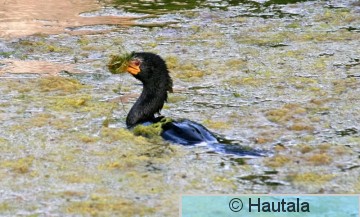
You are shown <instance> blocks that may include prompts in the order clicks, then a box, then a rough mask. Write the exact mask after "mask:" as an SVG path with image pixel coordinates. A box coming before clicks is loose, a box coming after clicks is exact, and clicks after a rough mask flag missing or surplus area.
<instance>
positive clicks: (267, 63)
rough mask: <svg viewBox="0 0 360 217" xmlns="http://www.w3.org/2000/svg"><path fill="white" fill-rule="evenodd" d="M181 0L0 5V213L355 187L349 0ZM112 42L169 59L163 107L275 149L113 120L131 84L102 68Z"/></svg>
mask: <svg viewBox="0 0 360 217" xmlns="http://www.w3.org/2000/svg"><path fill="white" fill-rule="evenodd" d="M119 2H120V1H118V3H119ZM157 2H159V4H160V3H161V2H160V1H157ZM171 2H174V1H171ZM189 2H194V3H191V4H190V3H189V4H187V5H179V6H176V5H175V4H171V3H168V4H167V2H166V1H164V2H163V3H165V6H166V7H165V10H164V9H161V8H160V6H159V5H155V6H154V5H153V6H152V7H153V8H152V9H151V11H146V10H144V7H143V6H144V4H140V5H139V4H138V5H136V4H135V3H134V1H132V2H125V1H121V4H117V5H116V7H113V6H112V5H113V4H110V3H109V2H100V3H98V2H92V1H86V2H85V1H84V2H81V3H73V4H74V5H73V4H72V2H71V1H63V2H59V3H58V2H56V3H55V2H49V1H46V3H45V2H42V1H37V2H31V3H30V2H29V1H27V2H25V1H16V2H15V1H3V2H1V4H2V5H5V6H4V7H0V14H1V16H0V17H1V18H0V28H1V30H2V31H1V34H2V35H1V38H2V39H1V41H0V79H1V81H0V123H1V128H0V186H2V187H1V189H0V194H1V197H0V213H1V214H2V215H4V216H14V215H34V216H46V215H50V216H51V215H55V216H56V215H59V216H64V215H65V216H66V215H69V216H73V215H93V216H96V215H105V216H108V215H111V214H112V215H119V216H134V215H139V216H141V215H143V216H177V215H178V211H177V209H178V198H179V194H180V193H193V194H196V193H198V194H203V193H226V194H228V193H231V194H235V193H359V191H360V182H359V180H360V172H359V169H360V166H359V165H360V162H359V153H360V146H359V143H360V139H359V132H360V131H359V128H358V123H359V122H360V107H359V106H358V105H359V100H360V98H359V69H360V64H359V59H360V58H359V57H360V50H359V49H355V48H357V47H360V46H359V42H360V36H359V32H358V31H357V29H359V26H360V23H359V22H360V19H359V18H360V17H359V6H357V3H356V1H354V3H352V2H350V1H339V0H336V1H296V2H290V3H289V2H286V3H289V4H279V3H281V2H279V1H240V3H236V2H238V1H189ZM175 3H176V2H175ZM54 4H56V5H57V6H58V5H59V4H60V5H61V7H62V9H61V10H58V11H57V8H58V7H54ZM147 7H149V6H147ZM42 8H49V10H42ZM50 9H51V10H50ZM179 9H181V10H180V11H178V10H179ZM258 9H260V10H259V11H258ZM45 21H46V22H45ZM14 23H20V24H19V25H17V24H16V25H15V24H14ZM13 24H14V25H13ZM27 24H29V25H27ZM23 25H26V28H25V27H24V29H23V31H22V28H21V31H18V29H17V27H18V26H23ZM124 49H125V50H127V51H132V50H135V51H151V52H155V53H158V54H160V55H161V56H163V57H164V58H165V59H166V60H167V63H168V66H169V69H170V70H171V75H172V77H173V80H174V84H175V86H174V93H173V94H170V97H169V102H168V103H167V104H166V106H165V107H164V109H163V111H162V115H165V116H167V117H171V118H174V119H180V118H188V119H191V120H193V121H196V122H198V123H201V124H203V125H205V126H206V127H207V128H209V129H210V130H211V131H213V132H215V133H217V134H220V135H223V136H226V137H227V138H228V139H229V140H236V141H238V142H240V143H241V144H243V145H244V146H249V147H252V148H256V149H262V150H266V151H269V152H271V153H272V154H271V155H270V156H268V157H264V158H252V159H246V158H237V157H234V156H228V155H222V154H216V153H211V152H209V151H208V150H207V149H204V148H202V147H194V148H188V147H183V146H178V145H169V144H167V143H166V142H163V141H161V140H151V139H146V138H143V137H139V136H134V135H133V134H132V133H131V132H129V131H127V130H126V129H124V128H125V117H126V114H127V112H128V111H129V109H130V108H131V106H132V104H133V102H134V101H135V100H136V97H137V96H138V95H139V93H140V91H141V86H140V84H139V83H138V82H137V81H136V80H135V79H134V78H133V77H131V76H130V75H128V74H120V75H112V74H110V73H109V72H108V70H107V67H106V63H107V61H108V60H109V56H110V54H114V53H119V52H121V51H122V50H124ZM54 75H55V76H54Z"/></svg>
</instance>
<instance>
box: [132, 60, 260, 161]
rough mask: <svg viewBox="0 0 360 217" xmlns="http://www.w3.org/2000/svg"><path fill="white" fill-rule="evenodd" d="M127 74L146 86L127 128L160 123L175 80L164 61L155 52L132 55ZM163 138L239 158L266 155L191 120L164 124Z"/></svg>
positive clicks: (134, 107)
mask: <svg viewBox="0 0 360 217" xmlns="http://www.w3.org/2000/svg"><path fill="white" fill-rule="evenodd" d="M127 71H128V72H129V73H130V74H132V75H133V76H134V77H135V78H136V79H138V80H140V81H141V82H142V83H143V91H142V93H141V95H140V97H139V98H138V99H137V100H136V102H135V104H134V105H133V107H132V108H131V109H130V112H129V114H128V115H127V118H126V125H127V127H128V128H132V127H134V126H136V125H138V124H144V125H149V124H153V123H158V122H159V121H160V122H161V120H162V118H163V117H161V116H159V117H155V113H159V112H160V110H161V109H162V107H163V106H164V103H165V102H166V100H167V97H168V95H167V94H168V92H172V79H171V77H170V75H169V71H168V69H167V66H166V63H165V61H164V60H163V59H162V58H161V57H160V56H158V55H156V54H153V53H133V54H132V58H131V59H130V61H129V63H128V68H127ZM161 127H162V133H161V136H162V137H163V138H164V139H165V140H167V141H170V142H172V143H176V144H180V145H185V146H195V145H202V146H206V147H208V148H209V149H210V150H211V151H214V152H218V153H224V154H232V155H238V156H263V155H264V152H262V151H259V150H253V149H250V148H246V147H244V146H241V145H239V144H238V143H237V144H234V143H229V144H228V143H225V142H224V141H228V140H226V139H222V138H221V137H218V136H215V134H213V133H211V132H210V131H209V130H207V129H206V128H205V127H204V126H202V125H201V124H198V123H196V122H193V121H190V120H186V119H185V120H180V121H165V122H164V123H162V125H161Z"/></svg>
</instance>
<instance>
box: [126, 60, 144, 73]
mask: <svg viewBox="0 0 360 217" xmlns="http://www.w3.org/2000/svg"><path fill="white" fill-rule="evenodd" d="M126 71H127V72H129V73H130V74H132V75H137V74H138V73H139V72H140V71H141V70H140V65H139V63H138V62H136V61H130V62H129V65H128V67H127V69H126Z"/></svg>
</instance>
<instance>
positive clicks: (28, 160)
mask: <svg viewBox="0 0 360 217" xmlns="http://www.w3.org/2000/svg"><path fill="white" fill-rule="evenodd" d="M33 162H34V157H33V156H28V157H24V158H19V159H16V160H8V161H2V162H0V168H8V169H10V171H12V172H14V173H18V174H25V173H28V172H30V170H31V166H32V163H33Z"/></svg>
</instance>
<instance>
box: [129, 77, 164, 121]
mask: <svg viewBox="0 0 360 217" xmlns="http://www.w3.org/2000/svg"><path fill="white" fill-rule="evenodd" d="M167 91H169V89H168V86H167V85H166V84H165V83H164V82H161V80H158V81H154V82H146V83H144V82H143V90H142V93H141V95H140V97H139V98H138V99H137V100H136V102H135V104H134V105H133V106H132V108H131V109H130V112H129V114H128V115H127V118H126V125H127V127H128V128H130V127H133V126H135V125H137V124H139V123H143V122H147V121H153V120H154V119H155V113H160V110H161V109H162V108H163V106H164V103H165V101H166V100H167V96H168V95H167Z"/></svg>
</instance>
